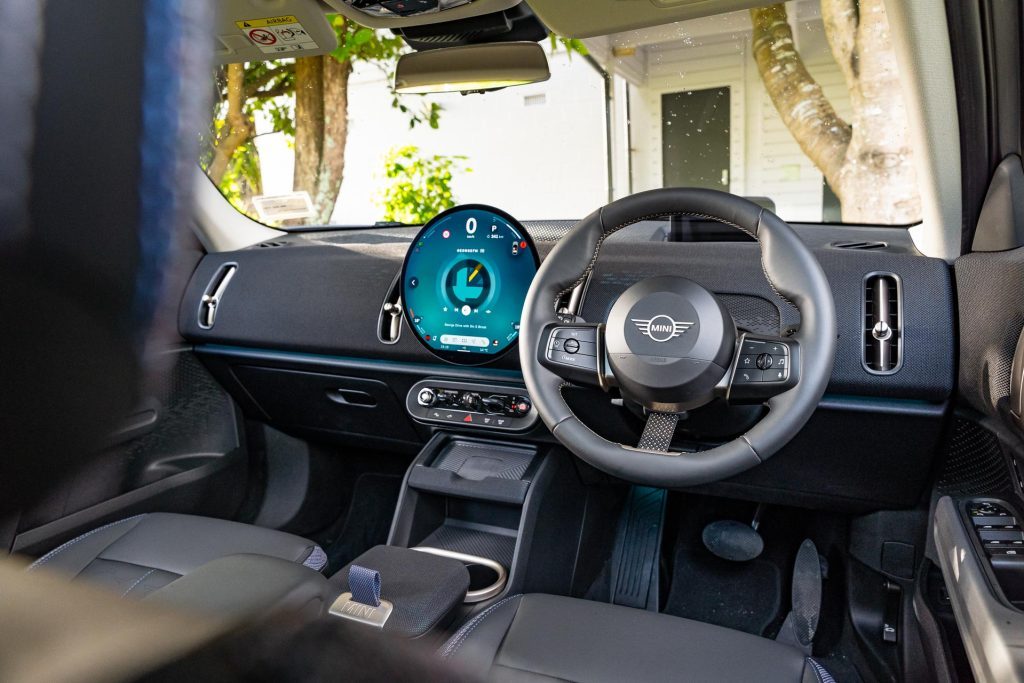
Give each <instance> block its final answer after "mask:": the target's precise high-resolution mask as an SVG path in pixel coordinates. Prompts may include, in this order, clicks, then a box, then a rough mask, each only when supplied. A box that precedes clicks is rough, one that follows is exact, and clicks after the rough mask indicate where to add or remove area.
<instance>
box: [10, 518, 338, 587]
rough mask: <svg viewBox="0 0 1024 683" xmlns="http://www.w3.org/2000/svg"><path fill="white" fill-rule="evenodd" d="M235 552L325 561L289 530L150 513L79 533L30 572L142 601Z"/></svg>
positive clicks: (315, 564) (317, 565)
mask: <svg viewBox="0 0 1024 683" xmlns="http://www.w3.org/2000/svg"><path fill="white" fill-rule="evenodd" d="M240 554H250V555H264V556H269V557H276V558H279V559H282V560H288V561H290V562H295V563H297V564H302V565H305V566H307V567H309V568H311V569H315V570H316V571H320V570H322V569H323V568H324V566H326V564H327V555H326V554H325V553H324V551H323V550H322V549H321V548H320V546H318V545H317V544H315V543H313V542H312V541H307V540H306V539H304V538H299V537H298V536H293V535H292V534H287V533H284V532H281V531H275V530H273V529H264V528H262V527H257V526H252V525H249V524H239V523H238V522H228V521H225V520H222V519H211V518H208V517H195V516H191V515H178V514H169V513H151V514H143V515H137V516H135V517H129V518H127V519H122V520H120V521H117V522H113V523H111V524H107V525H106V526H102V527H99V528H98V529H94V530H92V531H90V532H88V533H86V534H82V535H81V536H79V537H77V538H75V539H72V540H70V541H68V542H67V543H65V544H64V545H61V546H59V547H58V548H55V549H54V550H52V551H50V552H49V553H47V554H46V555H44V556H42V557H40V558H39V559H38V560H36V561H35V562H34V563H33V564H32V565H31V566H30V567H29V571H35V570H37V569H40V568H46V569H53V570H55V571H59V572H62V573H65V574H68V575H70V576H71V577H73V578H76V579H82V580H87V581H90V582H94V583H97V584H100V585H104V586H106V587H108V588H110V589H111V590H114V591H116V592H118V593H119V594H120V595H121V596H122V597H128V598H138V599H141V598H144V597H146V596H147V595H149V594H150V593H152V592H153V591H155V590H157V589H159V588H162V587H164V586H166V585H167V584H169V583H171V582H172V581H174V580H175V579H177V578H179V577H181V576H184V575H186V574H189V573H190V572H192V571H194V570H195V569H198V568H199V567H200V566H202V565H204V564H206V563H208V562H211V561H212V560H216V559H219V558H223V557H227V556H229V555H240Z"/></svg>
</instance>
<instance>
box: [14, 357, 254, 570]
mask: <svg viewBox="0 0 1024 683" xmlns="http://www.w3.org/2000/svg"><path fill="white" fill-rule="evenodd" d="M151 375H152V377H153V378H154V381H152V382H151V385H150V387H149V388H148V389H146V390H145V391H144V393H145V396H144V398H143V399H142V400H141V401H140V402H139V404H138V407H137V409H136V410H134V411H133V412H132V414H131V415H130V416H128V418H126V420H125V422H124V424H123V425H122V426H121V427H120V428H119V429H118V430H116V431H115V433H114V434H113V435H112V437H111V439H110V441H109V443H108V445H107V446H106V447H105V448H104V449H103V451H102V452H101V453H99V454H97V455H94V456H90V455H89V454H86V453H83V454H82V459H83V460H86V459H87V460H88V462H85V463H84V464H83V467H82V468H81V469H80V470H79V471H77V472H75V473H74V474H73V475H71V476H70V478H68V479H65V480H64V481H62V482H61V483H59V484H58V485H57V486H56V487H55V488H54V489H52V490H51V492H50V494H49V495H48V496H47V497H46V498H45V499H43V500H42V501H40V503H39V504H37V505H36V506H34V507H33V508H31V509H28V510H24V511H22V514H21V517H20V520H19V522H18V525H17V529H18V532H17V535H16V537H15V539H14V550H15V552H24V553H28V554H36V553H38V552H41V551H42V550H44V549H46V548H48V547H51V546H53V545H55V544H57V543H59V542H62V540H64V539H67V538H71V537H73V536H74V535H76V534H78V533H80V532H82V531H86V530H89V529H92V528H95V527H96V526H98V525H100V524H104V523H106V522H109V521H113V520H116V519H121V518H123V517H126V516H130V515H133V514H138V513H140V512H147V511H163V512H185V513H192V514H204V515H210V516H218V517H230V516H232V515H233V514H234V513H236V512H237V510H238V508H239V507H240V505H241V502H242V500H243V498H244V496H245V493H246V487H247V483H248V477H247V474H248V462H247V455H246V453H245V449H244V447H243V440H242V432H241V428H240V425H241V423H240V418H239V415H238V413H237V412H236V409H235V405H234V403H233V401H232V399H231V397H230V396H229V395H228V394H227V392H225V391H224V390H223V388H221V386H220V385H219V384H218V383H217V382H216V380H214V379H213V377H212V376H211V375H210V374H209V372H207V370H206V368H205V367H203V365H202V364H201V363H200V361H199V360H198V359H197V358H196V357H195V355H194V354H193V353H192V351H191V350H190V349H187V348H180V349H175V350H172V351H167V352H163V353H160V354H157V355H156V356H155V357H154V358H153V367H152V372H151Z"/></svg>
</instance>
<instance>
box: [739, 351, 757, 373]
mask: <svg viewBox="0 0 1024 683" xmlns="http://www.w3.org/2000/svg"><path fill="white" fill-rule="evenodd" d="M736 367H738V368H741V369H746V370H754V369H756V368H757V356H756V355H753V354H748V355H745V356H740V361H739V363H738V364H737V366H736Z"/></svg>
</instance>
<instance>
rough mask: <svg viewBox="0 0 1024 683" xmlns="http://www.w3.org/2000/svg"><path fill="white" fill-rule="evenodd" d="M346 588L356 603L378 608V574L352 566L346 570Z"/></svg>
mask: <svg viewBox="0 0 1024 683" xmlns="http://www.w3.org/2000/svg"><path fill="white" fill-rule="evenodd" d="M348 588H349V590H350V591H351V592H352V599H353V600H355V601H356V602H359V603H362V604H364V605H370V606H371V607H379V606H380V572H378V571H376V570H374V569H367V568H366V567H360V566H359V565H357V564H354V565H352V566H351V567H349V570H348Z"/></svg>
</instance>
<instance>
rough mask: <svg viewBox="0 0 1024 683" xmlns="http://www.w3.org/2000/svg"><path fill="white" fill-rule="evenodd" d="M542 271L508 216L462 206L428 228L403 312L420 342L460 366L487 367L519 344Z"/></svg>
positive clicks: (409, 276)
mask: <svg viewBox="0 0 1024 683" xmlns="http://www.w3.org/2000/svg"><path fill="white" fill-rule="evenodd" d="M538 263H539V260H538V257H537V250H536V249H535V248H534V246H533V241H532V240H531V239H530V236H529V235H528V234H527V233H526V231H525V230H523V226H521V225H520V224H519V223H518V222H517V221H516V220H515V219H514V218H512V217H511V216H509V215H508V214H507V213H505V212H504V211H500V210H498V209H494V208H491V207H489V206H481V205H475V204H474V205H466V206H457V207H455V208H454V209H449V210H448V211H445V212H444V213H441V214H438V215H437V216H436V217H434V218H433V219H432V220H431V221H430V222H429V223H427V224H426V225H424V226H423V229H422V230H420V232H419V234H417V235H416V239H414V240H413V243H412V245H411V246H410V247H409V253H408V254H407V255H406V257H405V264H404V265H403V266H402V306H403V307H404V309H405V315H406V320H408V321H409V325H410V326H411V327H412V329H413V332H415V334H416V337H417V338H418V339H419V340H420V341H421V342H422V343H423V344H424V345H425V346H426V347H427V348H428V349H430V350H431V351H433V352H434V353H435V354H436V355H438V356H440V357H441V358H443V359H445V360H449V361H452V362H454V363H466V364H475V363H486V362H487V361H489V360H493V359H494V358H495V357H497V356H499V355H501V354H502V353H504V352H505V351H507V350H508V349H509V347H511V346H512V345H513V344H515V341H516V339H517V338H518V337H519V318H520V315H521V314H522V311H523V302H524V301H525V300H526V292H527V290H529V289H530V283H531V282H532V281H533V276H534V275H535V274H536V273H537V265H538Z"/></svg>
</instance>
